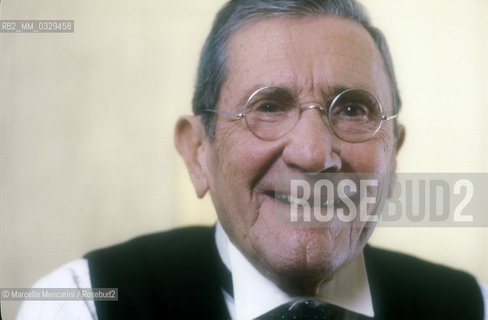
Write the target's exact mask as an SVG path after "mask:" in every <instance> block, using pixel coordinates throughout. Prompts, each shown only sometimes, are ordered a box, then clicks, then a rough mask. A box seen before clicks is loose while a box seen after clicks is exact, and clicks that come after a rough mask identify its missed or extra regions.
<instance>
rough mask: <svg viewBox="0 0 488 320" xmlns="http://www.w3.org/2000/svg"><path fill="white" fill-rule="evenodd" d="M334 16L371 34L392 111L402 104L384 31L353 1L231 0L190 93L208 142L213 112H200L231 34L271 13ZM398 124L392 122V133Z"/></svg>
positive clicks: (219, 79) (216, 81) (219, 74)
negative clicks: (354, 23)
mask: <svg viewBox="0 0 488 320" xmlns="http://www.w3.org/2000/svg"><path fill="white" fill-rule="evenodd" d="M327 14H329V15H336V16H340V17H344V18H346V19H351V20H354V21H357V22H359V23H360V24H361V25H362V26H363V27H364V28H365V29H366V30H367V31H368V33H369V34H370V35H371V37H372V38H373V40H374V42H375V43H376V46H377V47H378V50H379V51H380V53H381V57H382V59H383V63H384V65H385V69H386V74H387V76H388V78H389V81H390V86H391V90H392V100H393V112H394V113H397V112H398V111H399V110H400V107H401V100H400V93H399V90H398V86H397V82H396V78H395V72H394V70H393V61H392V58H391V54H390V50H389V49H388V45H387V43H386V39H385V37H384V35H383V33H382V32H381V31H380V30H379V29H377V28H375V27H374V26H372V25H371V23H370V18H369V16H368V13H367V12H366V10H365V8H364V7H363V6H362V5H361V4H360V3H358V2H357V1H356V0H231V1H229V2H228V3H227V4H226V5H225V6H224V7H223V8H222V9H221V10H220V11H219V13H218V14H217V16H216V18H215V21H214V24H213V26H212V30H211V31H210V34H209V35H208V37H207V40H206V41H205V44H204V46H203V49H202V52H201V54H200V62H199V66H198V73H197V81H196V85H195V91H194V94H193V113H194V114H195V115H201V118H202V122H203V125H204V128H205V132H206V134H207V136H208V137H209V139H210V141H213V139H214V136H215V115H214V113H211V112H203V110H205V109H214V108H215V106H216V104H217V101H218V99H219V95H220V89H221V86H222V83H223V82H224V80H225V76H226V57H225V50H226V47H227V42H228V41H229V38H230V36H231V35H232V33H233V32H234V31H235V30H237V29H238V28H239V27H241V26H242V25H244V24H245V23H246V22H248V21H250V20H252V19H257V18H265V17H271V16H295V17H301V16H318V15H327ZM397 134H398V125H397V124H396V122H395V136H397Z"/></svg>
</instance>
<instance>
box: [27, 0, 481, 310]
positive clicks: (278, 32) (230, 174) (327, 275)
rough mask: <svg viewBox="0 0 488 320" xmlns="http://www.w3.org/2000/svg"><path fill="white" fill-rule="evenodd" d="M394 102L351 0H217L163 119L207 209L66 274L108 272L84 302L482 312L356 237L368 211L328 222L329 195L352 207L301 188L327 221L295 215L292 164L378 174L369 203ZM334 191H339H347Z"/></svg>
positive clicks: (430, 274) (371, 209) (416, 266)
mask: <svg viewBox="0 0 488 320" xmlns="http://www.w3.org/2000/svg"><path fill="white" fill-rule="evenodd" d="M399 109H400V97H399V93H398V88H397V85H396V82H395V75H394V72H393V66H392V61H391V57H390V54H389V52H388V48H387V44H386V42H385V39H384V37H383V35H382V33H381V32H380V31H379V30H378V29H376V28H374V27H373V26H372V25H371V24H370V22H369V18H368V16H367V15H366V13H365V12H364V10H363V9H362V7H361V6H360V5H359V4H358V3H356V2H355V1H354V0H237V1H236V0H234V1H230V2H229V3H228V4H227V5H226V6H225V7H224V8H223V9H222V10H221V11H220V13H219V14H218V16H217V18H216V21H215V23H214V26H213V29H212V31H211V33H210V35H209V37H208V39H207V41H206V43H205V46H204V48H203V51H202V55H201V60H200V65H199V70H198V78H197V84H196V89H195V95H194V99H193V111H194V114H195V115H194V116H186V117H182V118H180V119H179V120H178V123H177V124H176V130H175V142H176V147H177V149H178V151H179V152H180V154H181V155H182V157H183V159H184V161H185V164H186V166H187V168H188V171H189V173H190V177H191V180H192V182H193V185H194V186H195V189H196V192H197V194H198V196H199V197H203V196H204V195H205V194H206V193H207V192H209V193H210V195H211V198H212V201H213V203H214V206H215V209H216V212H217V215H218V223H217V225H216V227H214V228H205V227H194V228H185V229H179V230H173V231H170V232H165V233H160V234H156V235H149V236H144V237H141V238H138V239H135V240H132V241H130V242H128V243H124V244H121V245H118V246H114V247H110V248H106V249H101V250H98V251H94V252H91V253H89V254H87V255H86V257H85V260H83V262H80V263H81V264H82V265H81V266H80V265H78V266H77V267H76V268H75V269H76V270H78V271H77V275H76V276H73V275H72V277H73V278H76V279H77V281H78V282H80V281H81V282H82V283H83V285H80V284H79V283H78V284H77V285H78V286H80V287H83V286H90V285H91V286H92V287H96V288H104V287H106V288H112V287H113V288H119V291H118V293H119V300H118V302H103V301H96V302H95V303H94V304H93V302H88V304H87V305H86V308H85V312H86V314H87V315H90V316H91V317H93V318H98V319H229V318H230V319H255V318H258V319H451V318H452V319H482V318H483V298H482V293H481V291H480V288H479V286H478V284H477V283H476V281H475V280H474V278H473V277H471V276H470V275H467V274H465V273H462V272H459V271H455V270H451V269H448V268H445V267H442V266H438V265H433V264H430V263H427V262H424V261H421V260H418V259H415V258H412V257H408V256H404V255H400V254H395V253H391V252H387V251H384V250H379V249H375V248H371V247H369V246H367V245H366V243H367V241H368V239H369V237H370V235H371V233H372V231H373V229H374V224H371V223H370V221H365V220H362V219H351V220H348V221H346V223H343V224H340V223H339V222H340V221H339V222H338V220H340V219H338V218H337V217H339V216H340V212H339V209H342V210H343V211H342V213H344V210H346V211H347V213H348V214H349V215H350V214H351V207H350V206H349V205H347V206H346V204H347V203H346V202H347V201H346V200H344V201H342V202H341V199H338V198H337V195H334V196H333V199H326V201H324V202H322V201H320V202H318V203H317V201H315V200H314V201H308V202H307V203H306V205H308V206H309V207H313V208H312V209H313V210H314V212H318V213H319V218H321V217H324V216H328V217H329V219H328V221H327V222H324V223H318V224H312V225H308V226H307V225H302V224H298V223H297V224H293V222H294V221H295V222H296V221H297V220H299V219H300V220H306V215H305V206H306V205H305V204H304V202H303V201H302V200H299V199H298V198H299V196H303V194H301V195H298V194H293V190H292V188H291V184H290V181H291V179H289V177H291V176H293V180H294V181H296V180H299V181H307V182H308V183H314V182H317V181H319V180H320V179H321V177H323V174H326V175H327V176H328V177H332V178H331V179H330V181H334V186H336V187H337V185H336V182H337V181H338V180H337V179H335V178H334V175H341V174H345V175H347V176H349V177H352V176H359V174H360V173H368V174H372V175H374V176H377V177H381V179H379V180H378V185H377V186H376V187H377V188H376V189H377V190H378V192H377V194H381V195H383V196H379V197H378V202H379V203H378V204H377V205H373V206H368V207H367V212H366V213H367V214H369V216H370V217H371V216H374V215H375V214H376V213H377V212H376V211H377V210H379V209H380V208H381V205H382V203H383V202H384V200H385V197H386V196H385V195H387V194H388V192H379V191H381V190H388V189H389V188H390V187H389V182H390V181H391V180H392V179H393V177H394V174H395V168H396V154H397V152H398V150H399V149H400V147H401V145H402V141H403V138H404V135H405V133H404V128H403V127H402V126H401V125H399V124H398V123H397V120H396V117H397V115H398V112H399ZM351 190H355V189H351V188H349V191H351ZM348 195H349V196H350V198H349V199H350V200H351V201H350V202H349V204H350V203H352V204H358V203H359V202H360V201H361V200H360V199H359V198H358V197H356V193H354V192H353V193H349V194H348ZM346 198H347V197H346ZM300 201H302V202H300ZM332 202H333V203H332ZM297 203H298V204H301V205H300V206H299V205H297ZM331 203H332V204H331ZM302 207H303V208H302ZM293 208H294V209H293ZM317 208H318V211H317V210H316V209H317ZM309 209H310V208H309ZM293 210H295V211H294V213H295V215H296V216H295V220H293V219H291V218H290V217H291V216H287V215H286V214H283V215H284V216H285V217H288V218H285V220H286V219H288V220H289V221H288V222H289V223H288V224H286V225H283V221H281V222H280V221H279V220H280V219H279V218H277V215H280V214H282V213H283V212H293ZM343 216H347V215H343ZM281 218H282V217H281ZM319 220H320V219H319ZM285 222H286V221H285ZM336 222H337V223H336ZM342 222H344V221H342ZM60 274H61V273H60V271H58V273H57V275H56V274H54V275H51V276H50V277H58V278H59V277H60ZM68 277H69V276H68ZM80 278H82V279H81V280H80ZM24 312H26V311H25V310H24ZM77 312H81V311H79V310H78V311H77Z"/></svg>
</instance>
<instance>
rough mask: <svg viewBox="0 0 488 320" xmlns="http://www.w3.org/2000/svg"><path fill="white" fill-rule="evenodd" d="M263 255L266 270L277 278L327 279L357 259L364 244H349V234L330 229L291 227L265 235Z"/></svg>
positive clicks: (260, 251) (261, 252) (262, 245)
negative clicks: (336, 232)
mask: <svg viewBox="0 0 488 320" xmlns="http://www.w3.org/2000/svg"><path fill="white" fill-rule="evenodd" d="M260 240H262V241H263V242H262V243H260V244H261V246H259V247H261V250H259V255H260V258H261V262H262V266H263V267H264V268H265V269H266V270H265V272H266V273H268V275H270V276H272V277H273V276H274V277H275V278H285V279H288V280H290V279H296V280H297V281H298V280H299V279H301V280H302V281H324V280H328V279H331V278H332V277H333V276H334V274H335V272H336V271H337V270H339V269H340V268H342V267H343V266H345V265H346V264H347V263H349V262H350V261H351V260H352V259H354V258H355V257H356V256H357V255H358V254H359V252H360V251H361V249H362V247H363V245H360V244H358V243H349V242H348V241H349V233H348V232H347V233H340V234H334V233H333V232H331V231H330V230H329V229H326V228H309V229H306V228H297V229H287V232H285V233H280V234H278V235H276V236H275V237H266V238H264V239H263V238H261V239H260Z"/></svg>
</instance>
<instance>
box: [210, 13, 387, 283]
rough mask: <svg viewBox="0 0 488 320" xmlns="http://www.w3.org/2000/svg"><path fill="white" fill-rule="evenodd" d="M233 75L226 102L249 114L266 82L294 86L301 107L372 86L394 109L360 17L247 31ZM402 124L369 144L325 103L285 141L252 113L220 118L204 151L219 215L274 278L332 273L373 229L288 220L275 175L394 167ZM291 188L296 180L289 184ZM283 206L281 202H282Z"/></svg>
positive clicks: (288, 20) (234, 45) (237, 44)
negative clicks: (344, 135) (282, 221)
mask: <svg viewBox="0 0 488 320" xmlns="http://www.w3.org/2000/svg"><path fill="white" fill-rule="evenodd" d="M226 53H227V77H226V79H225V82H224V83H223V86H222V89H221V92H220V97H219V101H218V104H217V105H218V108H219V110H222V111H227V112H233V113H240V112H243V111H244V110H243V107H244V106H243V102H244V103H245V101H246V99H247V97H249V95H250V94H251V93H252V92H253V91H254V90H256V89H257V88H260V87H263V86H279V87H284V88H288V89H290V90H291V91H293V92H295V93H296V95H297V98H298V101H299V103H300V105H309V104H322V105H323V104H324V101H330V100H331V98H333V95H334V94H335V93H337V90H338V88H357V87H359V88H363V89H366V90H368V91H369V92H371V93H373V94H374V95H375V96H376V97H377V98H378V99H379V100H380V102H381V103H382V105H383V108H384V113H385V114H388V115H389V114H392V100H391V91H390V90H391V89H390V86H389V83H388V78H387V76H386V74H385V70H384V66H383V62H382V59H381V56H380V53H379V51H378V50H377V48H376V46H375V44H374V42H373V40H372V38H371V37H370V36H369V34H368V33H367V31H366V30H365V29H364V28H363V27H362V26H361V25H360V24H358V23H356V22H353V21H350V20H345V19H342V18H339V17H333V16H326V17H304V18H292V17H275V18H266V19H260V20H256V21H252V22H250V23H248V24H246V25H244V26H243V27H241V28H240V29H238V30H237V31H236V32H235V33H234V34H233V35H232V36H231V38H230V41H229V45H228V47H227V51H226ZM395 154H396V150H395V140H394V135H393V125H392V123H390V122H385V123H383V125H382V127H381V129H380V131H379V132H378V133H377V134H376V135H375V136H374V137H373V138H372V139H371V140H368V141H366V142H362V143H348V142H344V141H342V140H340V139H338V138H337V137H336V136H334V134H333V133H332V132H331V130H330V129H329V127H328V123H326V122H324V121H323V118H321V117H320V113H319V111H318V110H308V111H306V112H303V113H302V115H301V118H300V121H299V122H298V123H297V125H296V126H295V128H294V129H293V130H292V131H291V132H289V133H288V134H287V135H285V136H284V137H282V138H280V139H278V140H276V141H264V140H260V139H259V138H257V137H256V136H254V135H253V134H252V133H251V132H250V131H249V130H248V128H247V127H246V123H245V121H244V120H239V119H237V118H231V117H226V116H218V118H217V121H216V132H215V140H214V142H213V143H210V144H209V147H208V148H207V150H206V153H205V159H206V168H205V170H206V177H207V180H208V184H209V188H210V192H211V196H212V200H213V202H214V205H215V207H216V210H217V214H218V217H219V219H220V221H221V223H222V225H223V227H224V229H225V230H226V232H227V233H228V235H229V236H230V239H231V241H232V242H233V243H234V244H235V245H236V246H237V247H238V248H239V249H240V250H241V251H242V252H243V253H244V254H245V255H246V256H247V258H248V259H250V260H251V261H252V262H253V263H254V265H256V266H257V267H258V268H259V269H260V270H261V271H262V272H264V273H265V274H267V275H268V276H270V277H271V278H273V277H281V276H286V275H289V276H291V277H294V276H297V277H300V276H302V275H303V276H310V277H311V278H313V277H317V278H320V277H324V276H327V275H329V276H330V275H332V274H333V272H335V271H336V270H337V269H338V268H340V267H341V266H343V265H344V264H345V263H347V262H349V261H350V260H351V259H352V258H354V257H355V256H356V255H357V254H358V253H359V252H360V251H361V250H362V248H363V246H364V244H365V242H366V240H367V239H368V237H369V236H370V233H371V228H369V229H368V228H363V226H362V225H361V226H357V225H356V226H355V227H354V228H353V227H352V226H351V227H350V228H340V229H332V228H301V227H296V228H294V227H289V226H287V227H283V226H280V225H279V224H278V223H276V220H275V218H274V216H273V214H274V208H275V206H276V205H277V204H278V203H277V201H278V200H277V199H275V198H274V197H273V191H275V188H279V187H282V188H286V187H287V186H279V185H278V186H277V182H276V177H277V176H282V175H283V174H304V176H305V174H306V176H308V177H310V175H311V174H312V175H313V174H317V173H323V172H372V173H378V174H382V175H386V176H390V175H391V174H392V173H393V172H394V170H395ZM288 188H289V186H288ZM281 205H282V203H281Z"/></svg>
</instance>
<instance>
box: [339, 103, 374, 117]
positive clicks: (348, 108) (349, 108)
mask: <svg viewBox="0 0 488 320" xmlns="http://www.w3.org/2000/svg"><path fill="white" fill-rule="evenodd" d="M368 113H369V112H368V109H367V108H365V107H363V106H361V105H354V104H348V105H345V106H344V107H343V108H341V110H340V115H341V116H346V117H363V116H367V115H368Z"/></svg>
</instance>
